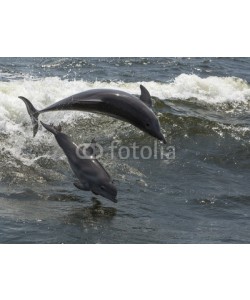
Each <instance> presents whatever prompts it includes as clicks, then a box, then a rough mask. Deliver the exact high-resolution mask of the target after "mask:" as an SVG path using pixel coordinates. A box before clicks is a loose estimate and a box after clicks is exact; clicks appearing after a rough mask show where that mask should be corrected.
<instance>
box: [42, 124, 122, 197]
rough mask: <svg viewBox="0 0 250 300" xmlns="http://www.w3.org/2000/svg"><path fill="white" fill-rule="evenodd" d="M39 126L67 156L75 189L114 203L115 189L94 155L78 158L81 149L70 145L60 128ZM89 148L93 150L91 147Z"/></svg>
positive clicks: (69, 140)
mask: <svg viewBox="0 0 250 300" xmlns="http://www.w3.org/2000/svg"><path fill="white" fill-rule="evenodd" d="M41 124H42V125H43V126H44V127H45V128H46V129H47V130H48V131H50V132H51V133H53V134H54V136H55V138H56V140H57V143H58V145H59V146H60V147H61V148H62V150H63V151H64V153H65V155H66V156H67V158H68V161H69V164H70V166H71V169H72V170H73V172H74V173H75V175H76V177H77V178H78V180H79V181H76V182H74V185H75V187H77V188H78V189H81V190H84V191H92V193H94V194H96V195H101V196H103V197H105V198H107V199H109V200H111V201H113V202H115V203H116V202H117V199H116V196H117V189H116V187H115V186H114V185H113V183H112V179H111V177H110V175H109V174H108V172H107V171H106V170H105V169H104V167H103V166H102V165H101V164H100V162H99V161H98V160H97V159H96V158H95V155H94V154H91V153H90V152H91V151H89V152H88V156H87V157H86V156H85V158H83V157H82V156H79V153H80V152H81V149H79V148H78V147H77V146H76V145H75V144H74V143H72V141H71V139H70V138H69V136H67V135H66V134H65V133H62V132H61V126H57V127H56V126H53V125H47V124H45V123H43V122H42V121H41ZM91 148H92V150H93V147H91ZM87 150H88V149H86V151H87Z"/></svg>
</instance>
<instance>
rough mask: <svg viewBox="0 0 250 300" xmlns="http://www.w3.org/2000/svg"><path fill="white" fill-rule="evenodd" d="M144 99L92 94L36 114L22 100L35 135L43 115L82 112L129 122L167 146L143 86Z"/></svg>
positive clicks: (106, 91) (113, 92) (102, 91)
mask: <svg viewBox="0 0 250 300" xmlns="http://www.w3.org/2000/svg"><path fill="white" fill-rule="evenodd" d="M140 89H141V96H140V99H139V98H137V97H136V96H134V95H131V94H129V93H126V92H123V91H119V90H111V89H93V90H88V91H85V92H82V93H79V94H76V95H73V96H70V97H67V98H65V99H63V100H61V101H58V102H56V103H54V104H52V105H50V106H48V107H47V108H44V109H42V110H39V111H38V110H36V109H35V107H34V106H33V105H32V103H31V102H30V101H29V100H28V99H26V98H25V97H22V96H19V98H20V99H22V100H23V101H24V103H25V104H26V107H27V110H28V113H29V115H30V117H31V121H32V124H33V135H34V136H35V135H36V133H37V131H38V116H39V115H40V114H41V113H44V112H49V111H58V110H80V111H88V112H92V113H98V114H106V115H108V116H111V117H114V118H116V119H119V120H122V121H125V122H128V123H131V124H133V125H134V126H136V127H138V128H139V129H141V130H142V131H144V132H146V133H148V134H150V135H151V136H153V137H155V138H157V139H159V140H160V141H162V142H163V143H166V140H165V137H164V135H163V134H162V132H161V128H160V124H159V121H158V119H157V117H156V115H155V114H154V112H153V111H152V109H151V108H152V100H151V96H150V94H149V92H148V90H147V89H146V88H145V87H144V86H143V85H140Z"/></svg>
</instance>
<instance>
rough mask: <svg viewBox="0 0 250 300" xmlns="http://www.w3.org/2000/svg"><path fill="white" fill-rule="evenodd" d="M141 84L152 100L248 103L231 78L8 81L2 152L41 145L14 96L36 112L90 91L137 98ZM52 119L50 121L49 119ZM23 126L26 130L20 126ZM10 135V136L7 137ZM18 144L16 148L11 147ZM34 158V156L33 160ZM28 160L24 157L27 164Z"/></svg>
mask: <svg viewBox="0 0 250 300" xmlns="http://www.w3.org/2000/svg"><path fill="white" fill-rule="evenodd" d="M140 84H144V85H145V86H146V87H147V89H148V90H149V91H150V93H151V95H152V96H155V97H158V98H160V99H182V100H184V101H185V100H186V99H189V98H191V97H192V98H196V99H197V100H198V101H204V102H207V103H209V104H212V105H216V104H217V103H224V102H237V103H241V102H243V103H246V102H248V101H249V100H250V86H249V84H248V83H247V82H246V81H244V80H242V79H239V78H234V77H207V78H200V77H198V76H197V75H187V74H181V75H180V76H178V77H176V78H175V79H174V80H173V81H172V82H168V83H158V82H153V81H151V82H137V83H134V82H133V83H124V82H109V83H107V82H98V81H96V82H86V81H83V80H77V81H68V80H62V79H60V78H58V77H47V78H44V79H30V78H26V79H24V80H12V81H10V82H0V133H1V134H7V135H8V136H7V137H6V141H5V142H4V149H5V151H7V150H8V151H9V152H11V153H12V155H13V156H14V157H16V158H18V157H23V160H25V155H24V154H23V153H21V149H22V147H24V146H25V143H27V140H28V139H29V140H30V141H32V143H33V144H35V143H39V142H42V141H41V137H40V138H39V139H32V128H31V127H32V126H31V122H30V118H29V115H28V113H27V109H26V107H25V105H24V103H23V102H22V101H21V100H20V99H18V96H24V97H26V98H28V99H30V100H31V102H32V103H33V105H34V106H35V107H36V108H37V109H42V108H44V107H46V106H47V105H50V104H52V103H54V102H56V101H58V100H61V99H63V98H64V97H67V96H70V95H73V94H75V93H79V92H82V91H85V90H88V89H92V88H114V89H121V90H124V91H127V92H129V93H132V94H140V89H139V85H140ZM88 116H89V114H88V113H82V112H71V111H68V112H67V113H65V112H57V113H56V114H55V113H48V114H44V115H43V120H44V121H45V122H51V121H54V122H56V121H57V120H59V121H60V122H61V121H62V122H65V123H70V122H72V120H75V119H77V118H85V117H88ZM52 118H54V119H52ZM24 123H27V124H30V126H26V127H25V126H23V124H24ZM10 133H11V134H10ZM52 141H53V137H52V136H51V135H46V138H45V137H44V140H43V142H44V143H52ZM15 143H18V145H19V146H18V147H13V145H14V144H15ZM35 157H36V156H34V159H35ZM30 159H31V157H30V156H29V157H27V163H28V161H29V160H30Z"/></svg>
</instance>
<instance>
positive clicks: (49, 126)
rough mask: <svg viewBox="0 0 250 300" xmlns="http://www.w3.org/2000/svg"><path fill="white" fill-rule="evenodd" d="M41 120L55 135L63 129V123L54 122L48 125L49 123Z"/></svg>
mask: <svg viewBox="0 0 250 300" xmlns="http://www.w3.org/2000/svg"><path fill="white" fill-rule="evenodd" d="M40 122H41V124H42V125H43V127H44V128H46V129H47V130H48V131H49V132H51V133H53V134H55V135H56V134H58V133H59V132H61V131H62V127H61V125H58V126H54V125H53V124H50V125H48V124H45V123H43V122H42V121H40Z"/></svg>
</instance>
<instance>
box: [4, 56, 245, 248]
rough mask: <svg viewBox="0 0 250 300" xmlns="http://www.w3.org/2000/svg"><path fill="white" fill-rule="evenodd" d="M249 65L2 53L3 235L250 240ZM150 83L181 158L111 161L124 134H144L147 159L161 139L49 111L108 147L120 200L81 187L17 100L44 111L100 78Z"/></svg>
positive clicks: (129, 87) (40, 239)
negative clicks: (34, 133) (35, 130)
mask: <svg viewBox="0 0 250 300" xmlns="http://www.w3.org/2000/svg"><path fill="white" fill-rule="evenodd" d="M249 70H250V59H249V58H0V143H1V147H0V242H1V243H249V242H250V234H249V232H250V219H249V216H250V187H249V181H250V173H249V172H250V171H249V168H250V142H249V140H250V106H249V104H250V84H249V83H250V71H249ZM141 83H142V84H143V85H144V86H145V87H147V89H148V90H149V91H150V93H151V95H152V98H153V101H154V111H155V113H156V114H157V116H158V117H159V120H160V123H161V126H162V128H163V132H164V134H165V136H166V139H167V145H166V146H164V147H165V148H163V151H165V152H166V151H167V148H166V147H169V146H171V147H174V149H175V158H174V159H166V158H165V159H159V158H158V159H155V158H153V157H151V158H150V159H142V157H140V158H139V159H134V158H133V157H131V156H130V157H129V158H128V159H124V160H123V159H120V158H119V157H118V155H117V153H116V155H115V157H114V158H113V159H111V157H110V152H109V146H110V144H111V142H112V141H114V140H115V141H116V142H117V144H118V145H119V146H128V147H131V146H132V144H133V143H134V142H136V143H137V145H138V146H139V149H138V151H137V154H138V156H139V154H140V150H141V148H142V147H143V146H145V145H146V146H150V147H151V148H153V147H154V146H155V144H154V142H155V141H154V139H153V138H151V137H150V136H148V135H146V134H144V133H142V132H140V131H139V130H138V129H137V128H135V127H133V126H132V125H129V124H127V123H124V122H121V121H117V120H115V119H112V118H110V117H100V116H98V115H94V114H86V113H80V112H67V111H65V112H54V113H48V114H44V115H42V118H41V119H42V120H43V121H45V122H54V123H61V124H62V127H63V131H64V132H65V133H67V134H68V135H70V136H71V137H72V139H73V140H74V141H75V142H76V143H77V144H80V143H83V142H90V141H91V140H92V138H94V137H95V138H96V140H97V141H98V142H99V143H100V144H101V145H102V146H103V147H104V150H105V151H104V155H103V157H101V158H100V161H101V163H102V164H103V165H104V166H105V168H106V169H107V170H108V172H109V173H110V174H111V176H112V177H113V178H114V179H115V184H116V186H117V189H118V203H117V204H114V203H112V202H111V201H109V200H107V199H104V198H102V197H100V196H97V197H93V195H92V194H90V193H89V192H83V191H80V190H77V189H76V188H75V187H74V186H73V182H74V175H73V174H72V171H71V169H70V168H69V165H68V163H67V160H66V158H65V156H64V154H63V152H62V151H61V149H60V148H59V147H58V145H57V144H56V142H55V140H54V138H53V137H52V136H51V135H49V134H48V133H47V132H45V130H42V128H40V129H39V132H38V134H37V136H36V137H35V138H33V137H32V128H31V124H30V120H29V116H28V114H27V111H26V108H25V107H24V105H23V103H22V102H21V101H20V100H19V99H18V98H17V97H18V96H19V95H22V96H25V97H27V98H29V99H30V100H31V101H32V103H33V104H34V105H35V106H36V107H37V108H43V107H45V106H47V105H48V104H51V103H54V102H55V101H57V100H60V99H62V98H64V97H66V96H70V95H72V94H74V93H77V92H81V91H84V90H87V89H91V88H98V87H101V88H118V89H121V90H125V91H127V92H130V93H132V94H136V95H139V94H140V89H139V85H140V84H141ZM156 147H157V149H160V147H162V146H161V145H160V144H159V143H157V144H156ZM123 154H124V153H123Z"/></svg>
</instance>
